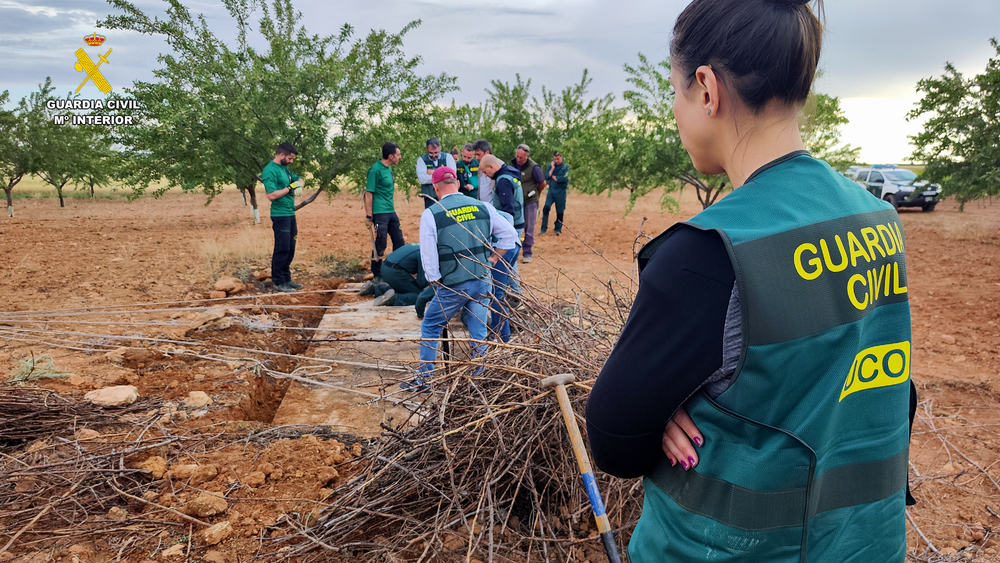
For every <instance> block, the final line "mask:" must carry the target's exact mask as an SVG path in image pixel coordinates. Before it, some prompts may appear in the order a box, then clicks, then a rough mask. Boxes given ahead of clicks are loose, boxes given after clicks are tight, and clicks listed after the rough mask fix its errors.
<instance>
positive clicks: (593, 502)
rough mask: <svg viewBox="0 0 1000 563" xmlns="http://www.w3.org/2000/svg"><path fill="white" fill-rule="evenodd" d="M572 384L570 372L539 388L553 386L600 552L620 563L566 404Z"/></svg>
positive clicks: (571, 411) (574, 417)
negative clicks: (584, 491)
mask: <svg viewBox="0 0 1000 563" xmlns="http://www.w3.org/2000/svg"><path fill="white" fill-rule="evenodd" d="M574 381H576V378H575V377H573V374H572V373H561V374H559V375H553V376H551V377H546V378H545V379H543V380H542V387H546V388H548V387H555V389H556V397H558V398H559V408H560V409H561V410H562V415H563V420H564V421H565V422H566V430H567V431H568V432H569V441H570V443H571V444H572V445H573V454H574V455H575V456H576V463H577V465H578V466H579V468H580V474H581V475H582V476H583V487H584V489H586V491H587V498H588V499H590V507H591V509H593V511H594V519H595V520H597V531H598V532H600V533H601V541H603V542H604V552H605V553H606V554H607V555H608V561H609V562H610V563H621V560H622V559H621V555H619V553H618V545H617V544H616V543H615V536H614V533H613V532H612V531H611V524H610V523H609V522H608V515H607V513H605V511H604V501H602V500H601V491H600V490H598V488H597V480H596V479H594V470H593V469H592V468H591V467H590V457H589V456H588V455H587V450H586V448H584V446H583V437H582V436H581V435H580V427H579V426H578V425H577V424H576V413H575V412H573V405H571V404H570V402H569V394H568V393H566V384H567V383H572V382H574Z"/></svg>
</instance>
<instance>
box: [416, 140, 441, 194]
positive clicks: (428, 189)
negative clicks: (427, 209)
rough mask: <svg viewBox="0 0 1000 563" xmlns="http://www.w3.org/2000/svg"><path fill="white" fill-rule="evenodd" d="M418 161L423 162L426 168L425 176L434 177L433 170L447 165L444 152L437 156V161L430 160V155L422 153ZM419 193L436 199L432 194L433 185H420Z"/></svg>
mask: <svg viewBox="0 0 1000 563" xmlns="http://www.w3.org/2000/svg"><path fill="white" fill-rule="evenodd" d="M420 160H423V161H424V164H425V165H426V166H427V174H428V175H431V176H433V175H434V171H435V170H437V169H438V168H441V167H442V166H445V165H447V164H448V157H447V156H445V154H444V151H442V152H441V153H440V154H439V155H438V157H437V160H431V155H429V154H427V153H424V155H423V156H421V157H420ZM420 192H421V193H423V194H425V195H428V196H430V197H433V198H434V199H437V194H435V193H434V184H420Z"/></svg>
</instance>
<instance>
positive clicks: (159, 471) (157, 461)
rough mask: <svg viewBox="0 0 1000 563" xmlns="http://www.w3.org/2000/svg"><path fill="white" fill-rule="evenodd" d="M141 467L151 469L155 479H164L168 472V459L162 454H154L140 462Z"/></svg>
mask: <svg viewBox="0 0 1000 563" xmlns="http://www.w3.org/2000/svg"><path fill="white" fill-rule="evenodd" d="M139 469H141V470H143V471H149V473H150V475H151V476H152V477H153V479H163V476H164V475H166V474H167V460H165V459H163V457H161V456H158V455H154V456H152V457H150V458H148V459H146V461H144V462H142V463H140V464H139Z"/></svg>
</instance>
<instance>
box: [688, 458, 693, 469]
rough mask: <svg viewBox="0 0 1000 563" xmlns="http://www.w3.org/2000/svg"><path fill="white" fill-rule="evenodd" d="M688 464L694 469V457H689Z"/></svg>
mask: <svg viewBox="0 0 1000 563" xmlns="http://www.w3.org/2000/svg"><path fill="white" fill-rule="evenodd" d="M688 463H690V464H691V467H694V458H693V457H688Z"/></svg>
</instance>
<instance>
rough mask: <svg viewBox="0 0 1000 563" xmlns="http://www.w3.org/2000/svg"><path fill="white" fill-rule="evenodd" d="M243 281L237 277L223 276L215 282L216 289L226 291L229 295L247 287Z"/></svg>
mask: <svg viewBox="0 0 1000 563" xmlns="http://www.w3.org/2000/svg"><path fill="white" fill-rule="evenodd" d="M245 287H246V286H244V285H243V282H241V281H240V280H238V279H236V278H232V277H229V278H222V279H220V280H219V281H217V282H215V291H225V292H226V293H227V294H229V295H234V294H236V293H239V292H241V291H243V290H244V289H245Z"/></svg>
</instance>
